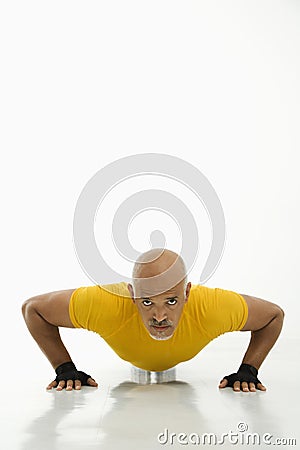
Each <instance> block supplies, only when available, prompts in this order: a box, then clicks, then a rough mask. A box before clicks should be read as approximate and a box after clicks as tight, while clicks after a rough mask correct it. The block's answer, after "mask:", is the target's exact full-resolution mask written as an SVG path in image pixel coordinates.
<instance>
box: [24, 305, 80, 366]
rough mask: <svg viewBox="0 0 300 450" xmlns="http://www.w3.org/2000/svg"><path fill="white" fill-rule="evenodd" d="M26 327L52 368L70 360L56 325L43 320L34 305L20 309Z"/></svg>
mask: <svg viewBox="0 0 300 450" xmlns="http://www.w3.org/2000/svg"><path fill="white" fill-rule="evenodd" d="M22 312H23V316H24V319H25V322H26V325H27V328H28V330H29V332H30V334H31V335H32V337H33V338H34V340H35V341H36V342H37V344H38V346H39V347H40V349H41V350H42V352H43V353H44V354H45V356H46V357H47V358H48V360H49V362H50V364H51V365H52V367H53V368H54V369H56V367H57V366H59V365H60V364H62V363H64V362H67V361H72V359H71V357H70V355H69V353H68V351H67V349H66V347H65V346H64V344H63V342H62V340H61V337H60V334H59V329H58V327H56V326H54V325H51V324H50V323H48V322H47V321H46V320H44V319H43V318H42V317H41V316H40V315H39V314H38V312H37V311H36V310H35V308H34V307H32V306H30V305H27V306H25V307H24V308H23V309H22Z"/></svg>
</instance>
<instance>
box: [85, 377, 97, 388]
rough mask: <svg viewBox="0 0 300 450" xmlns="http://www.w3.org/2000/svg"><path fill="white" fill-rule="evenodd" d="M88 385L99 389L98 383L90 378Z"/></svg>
mask: <svg viewBox="0 0 300 450" xmlns="http://www.w3.org/2000/svg"><path fill="white" fill-rule="evenodd" d="M87 383H88V384H89V385H90V386H94V387H97V386H98V383H96V381H95V380H94V378H88V379H87Z"/></svg>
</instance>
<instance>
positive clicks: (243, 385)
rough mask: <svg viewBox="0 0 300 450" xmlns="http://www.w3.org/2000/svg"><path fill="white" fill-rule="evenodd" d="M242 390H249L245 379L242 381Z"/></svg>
mask: <svg viewBox="0 0 300 450" xmlns="http://www.w3.org/2000/svg"><path fill="white" fill-rule="evenodd" d="M242 390H243V392H249V387H248V383H247V381H243V382H242Z"/></svg>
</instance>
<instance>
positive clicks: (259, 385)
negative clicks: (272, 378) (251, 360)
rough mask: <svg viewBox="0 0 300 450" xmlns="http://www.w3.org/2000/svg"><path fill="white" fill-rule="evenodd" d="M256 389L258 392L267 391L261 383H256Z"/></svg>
mask: <svg viewBox="0 0 300 450" xmlns="http://www.w3.org/2000/svg"><path fill="white" fill-rule="evenodd" d="M257 389H259V390H260V391H266V390H267V388H266V386H264V385H263V384H261V383H257Z"/></svg>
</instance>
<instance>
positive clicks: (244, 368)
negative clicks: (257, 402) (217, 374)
mask: <svg viewBox="0 0 300 450" xmlns="http://www.w3.org/2000/svg"><path fill="white" fill-rule="evenodd" d="M257 374H258V370H257V369H256V368H255V367H254V366H251V365H250V364H241V365H240V367H239V370H238V371H237V372H236V373H232V374H231V375H226V376H225V377H224V379H225V380H227V381H228V383H227V385H226V387H232V386H233V384H234V383H235V382H236V381H240V382H241V383H242V382H243V381H246V382H247V383H254V384H255V387H257V384H258V383H261V382H260V381H259V379H258V378H257Z"/></svg>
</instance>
